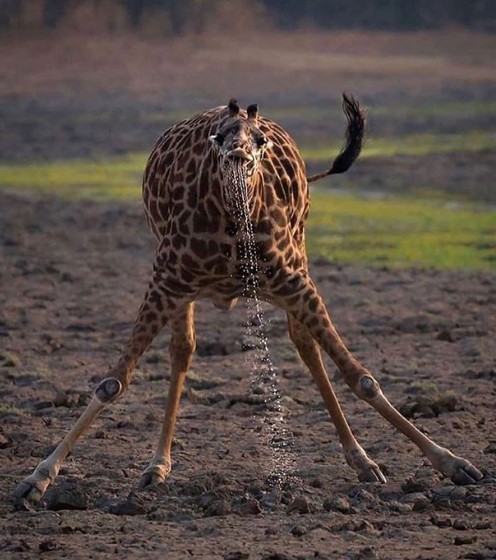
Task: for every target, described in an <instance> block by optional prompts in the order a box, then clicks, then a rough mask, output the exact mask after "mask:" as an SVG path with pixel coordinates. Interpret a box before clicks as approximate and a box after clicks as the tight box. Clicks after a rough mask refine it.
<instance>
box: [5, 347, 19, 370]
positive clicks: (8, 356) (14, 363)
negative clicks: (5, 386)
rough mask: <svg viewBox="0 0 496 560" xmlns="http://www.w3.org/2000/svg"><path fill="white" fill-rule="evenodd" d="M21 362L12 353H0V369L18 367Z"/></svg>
mask: <svg viewBox="0 0 496 560" xmlns="http://www.w3.org/2000/svg"><path fill="white" fill-rule="evenodd" d="M20 365H21V360H20V358H19V356H17V355H16V354H13V353H12V352H6V351H3V350H2V351H0V367H19V366H20Z"/></svg>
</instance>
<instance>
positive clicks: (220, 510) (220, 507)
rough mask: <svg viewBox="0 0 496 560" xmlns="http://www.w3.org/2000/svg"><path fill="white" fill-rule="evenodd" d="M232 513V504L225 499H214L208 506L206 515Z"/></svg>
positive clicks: (213, 515)
mask: <svg viewBox="0 0 496 560" xmlns="http://www.w3.org/2000/svg"><path fill="white" fill-rule="evenodd" d="M230 513H231V504H230V503H229V502H228V501H227V500H224V499H219V500H214V501H213V502H212V503H211V504H210V505H209V506H208V507H206V508H205V515H206V516H207V517H216V516H220V515H228V514H230Z"/></svg>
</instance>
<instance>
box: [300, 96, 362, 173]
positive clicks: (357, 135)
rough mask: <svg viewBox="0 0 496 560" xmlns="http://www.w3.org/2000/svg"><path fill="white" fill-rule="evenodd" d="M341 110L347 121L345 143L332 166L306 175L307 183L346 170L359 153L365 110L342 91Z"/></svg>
mask: <svg viewBox="0 0 496 560" xmlns="http://www.w3.org/2000/svg"><path fill="white" fill-rule="evenodd" d="M343 112H344V114H345V116H346V120H347V121H348V127H347V129H346V140H345V143H344V145H343V147H342V149H341V151H340V152H339V154H338V156H337V157H336V159H335V160H334V162H333V164H332V167H331V168H330V169H328V170H327V171H324V172H323V173H318V174H317V175H312V176H311V177H307V181H308V182H309V183H312V182H313V181H318V180H319V179H322V178H324V177H327V176H328V175H334V174H336V173H344V172H345V171H348V169H349V168H350V167H351V166H352V164H353V162H354V161H355V160H356V159H357V157H358V156H359V155H360V152H361V150H362V143H363V136H364V133H365V110H364V109H362V108H361V107H360V104H359V103H358V101H357V100H356V99H354V98H353V97H352V96H351V95H350V96H348V95H346V94H345V93H343Z"/></svg>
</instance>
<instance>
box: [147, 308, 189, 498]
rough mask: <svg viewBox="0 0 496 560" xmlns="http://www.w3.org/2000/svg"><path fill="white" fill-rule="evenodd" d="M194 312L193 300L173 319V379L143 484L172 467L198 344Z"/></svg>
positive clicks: (166, 473)
mask: <svg viewBox="0 0 496 560" xmlns="http://www.w3.org/2000/svg"><path fill="white" fill-rule="evenodd" d="M193 312H194V304H193V303H189V304H188V305H186V306H185V307H184V308H183V309H181V310H180V311H179V312H178V313H177V314H176V315H175V316H174V318H173V320H172V321H171V330H172V334H171V341H170V346H169V352H170V357H171V380H170V385H169V394H168V395H167V404H166V407H165V416H164V422H163V425H162V431H161V434H160V439H159V442H158V446H157V450H156V451H155V455H154V456H153V458H152V460H151V461H150V464H149V465H148V467H146V469H145V470H144V472H143V476H142V477H141V481H140V487H141V488H145V487H146V486H150V485H152V484H160V483H162V482H164V481H165V479H166V478H167V477H168V476H169V473H170V471H171V448H172V440H173V438H174V428H175V425H176V418H177V411H178V408H179V400H180V399H181V393H182V389H183V385H184V379H185V377H186V372H187V371H188V369H189V367H190V365H191V358H192V354H193V352H194V350H195V346H196V338H195V330H194V325H193Z"/></svg>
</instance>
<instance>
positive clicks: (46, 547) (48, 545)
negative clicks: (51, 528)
mask: <svg viewBox="0 0 496 560" xmlns="http://www.w3.org/2000/svg"><path fill="white" fill-rule="evenodd" d="M38 548H39V549H40V552H50V551H52V550H56V548H57V543H56V542H55V541H53V540H51V539H47V540H46V541H41V542H40V544H39V546H38Z"/></svg>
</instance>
